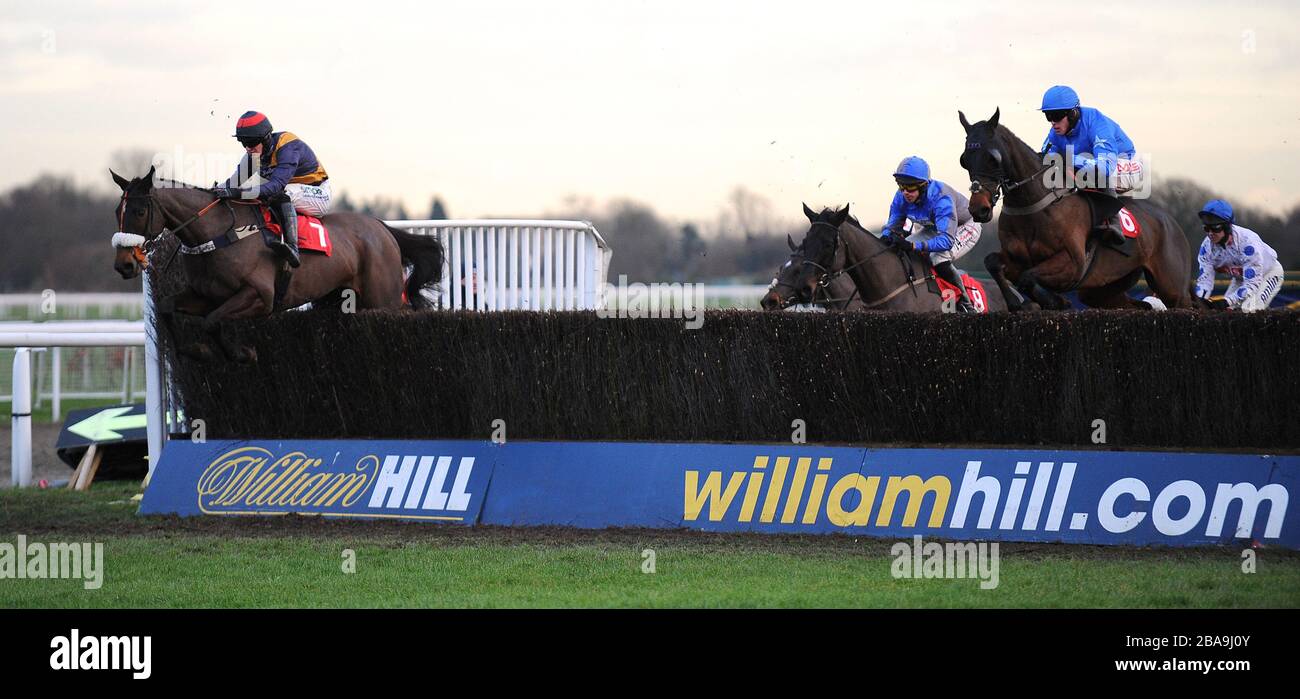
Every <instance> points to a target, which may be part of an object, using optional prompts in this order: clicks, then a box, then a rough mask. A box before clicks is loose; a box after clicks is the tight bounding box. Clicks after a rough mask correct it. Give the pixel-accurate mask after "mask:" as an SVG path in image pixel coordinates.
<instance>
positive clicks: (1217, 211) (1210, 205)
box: [1197, 199, 1232, 223]
mask: <svg viewBox="0 0 1300 699" xmlns="http://www.w3.org/2000/svg"><path fill="white" fill-rule="evenodd" d="M1197 215H1198V216H1200V217H1201V220H1205V219H1206V218H1207V217H1213V218H1215V219H1218V220H1220V221H1224V222H1227V223H1232V205H1231V204H1229V203H1228V202H1226V201H1224V200H1222V199H1211V200H1210V201H1208V202H1206V204H1205V206H1203V207H1201V212H1200V213H1199V214H1197Z"/></svg>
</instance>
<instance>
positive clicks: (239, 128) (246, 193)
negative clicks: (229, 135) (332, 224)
mask: <svg viewBox="0 0 1300 699" xmlns="http://www.w3.org/2000/svg"><path fill="white" fill-rule="evenodd" d="M235 138H237V139H239V144H240V145H242V146H243V147H244V150H245V151H246V152H247V153H248V157H247V158H245V159H243V160H242V161H240V164H239V168H238V169H236V170H235V174H233V175H231V176H230V179H228V180H226V183H225V184H224V185H222V186H221V187H218V188H216V189H215V190H214V192H215V193H216V195H217V197H218V198H239V199H254V198H256V199H261V200H262V201H263V202H264V203H266V204H267V205H268V206H270V205H272V204H275V205H276V206H275V207H274V210H276V211H277V213H279V215H280V216H279V218H280V225H281V227H282V229H283V232H284V236H283V238H282V239H276V238H273V237H268V238H267V243H268V244H269V245H270V246H271V247H272V248H274V249H275V250H276V251H277V252H279V253H280V254H281V255H282V256H284V257H285V258H286V259H287V260H288V262H289V265H290V266H292V267H297V266H298V265H299V258H298V217H297V216H296V215H294V212H295V211H299V212H302V213H304V214H308V215H310V216H318V217H319V216H324V215H325V214H327V213H329V209H330V196H331V194H330V183H329V175H328V174H326V173H325V168H324V166H322V165H321V164H320V161H319V160H317V159H316V154H315V153H314V152H312V149H311V147H309V146H308V145H307V144H306V143H305V142H303V141H302V140H301V139H299V138H298V137H297V136H295V135H293V134H292V133H289V132H288V131H278V132H274V131H272V130H271V120H270V119H267V118H266V115H265V114H262V113H261V112H251V111H250V112H244V114H243V116H241V117H239V121H238V122H236V124H235ZM254 158H258V160H257V162H256V167H255V163H254ZM254 172H257V173H258V174H259V176H260V178H261V183H260V184H258V185H256V186H254V187H252V188H250V189H239V187H241V186H243V184H244V182H245V181H246V180H248V179H249V178H250V177H252V175H253V173H254Z"/></svg>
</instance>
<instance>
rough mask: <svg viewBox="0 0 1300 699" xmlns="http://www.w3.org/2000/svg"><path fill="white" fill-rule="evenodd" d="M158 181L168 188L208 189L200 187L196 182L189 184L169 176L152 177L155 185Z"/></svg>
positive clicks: (207, 189) (204, 190) (205, 190)
mask: <svg viewBox="0 0 1300 699" xmlns="http://www.w3.org/2000/svg"><path fill="white" fill-rule="evenodd" d="M160 182H161V183H166V184H167V187H168V188H169V189H197V190H200V191H203V192H207V191H209V188H208V187H200V186H198V185H196V184H190V183H189V182H181V181H180V180H173V179H171V178H170V177H157V176H155V177H154V183H155V186H156V185H157V184H158V183H160Z"/></svg>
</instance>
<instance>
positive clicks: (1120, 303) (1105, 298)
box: [1079, 268, 1151, 310]
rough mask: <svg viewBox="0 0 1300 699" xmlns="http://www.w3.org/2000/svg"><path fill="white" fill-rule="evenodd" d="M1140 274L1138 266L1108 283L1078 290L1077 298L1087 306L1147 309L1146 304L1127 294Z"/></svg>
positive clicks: (1140, 270)
mask: <svg viewBox="0 0 1300 699" xmlns="http://www.w3.org/2000/svg"><path fill="white" fill-rule="evenodd" d="M1141 274H1142V269H1141V268H1138V269H1135V270H1133V271H1132V272H1130V273H1128V274H1126V275H1124V277H1122V278H1120V279H1117V280H1115V281H1113V282H1111V283H1109V284H1106V285H1103V286H1097V287H1092V288H1089V289H1080V290H1079V300H1080V301H1082V302H1083V303H1084V304H1086V305H1087V306H1088V307H1089V308H1122V309H1139V310H1149V309H1150V308H1151V307H1150V306H1148V305H1147V304H1145V303H1143V302H1141V301H1139V300H1137V299H1135V298H1133V297H1132V296H1129V295H1128V293H1127V292H1128V290H1129V289H1132V288H1133V284H1135V283H1136V282H1137V278H1138V276H1139V275H1141Z"/></svg>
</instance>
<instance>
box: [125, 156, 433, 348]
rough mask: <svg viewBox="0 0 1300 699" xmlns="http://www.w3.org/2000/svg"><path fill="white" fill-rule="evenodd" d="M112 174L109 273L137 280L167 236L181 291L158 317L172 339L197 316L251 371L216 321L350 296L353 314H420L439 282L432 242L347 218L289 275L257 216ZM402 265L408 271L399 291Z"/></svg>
mask: <svg viewBox="0 0 1300 699" xmlns="http://www.w3.org/2000/svg"><path fill="white" fill-rule="evenodd" d="M109 172H110V173H111V174H112V175H113V180H114V181H115V182H117V184H118V186H119V187H121V188H122V199H121V201H120V202H119V203H118V206H117V210H116V211H115V215H116V216H117V222H118V235H115V236H114V246H115V247H116V248H117V254H116V257H115V259H114V262H113V268H114V269H115V270H117V272H118V274H120V275H122V278H123V279H131V278H133V277H136V276H138V275H139V274H140V271H141V269H142V267H143V266H144V265H145V264H147V260H148V258H147V256H146V255H145V252H144V249H145V248H146V247H148V246H150V245H151V244H152V243H153V242H154V241H156V240H157V238H158V236H159V235H161V234H162V232H163V231H164V230H170V231H171V232H172V233H173V234H174V235H175V236H176V237H177V239H178V240H179V242H180V243H181V248H180V252H181V253H183V254H182V255H181V257H182V259H183V260H184V269H185V276H186V288H185V290H184V291H182V292H180V293H179V294H176V295H174V296H170V297H167V298H165V299H163V300H162V301H160V302H159V304H158V308H157V310H158V313H159V315H160V317H161V318H162V319H163V321H164V322H166V323H167V324H168V327H169V328H171V329H173V330H174V325H173V323H174V317H173V314H174V313H185V314H188V315H195V316H202V317H203V328H204V330H205V331H206V332H207V333H208V334H209V335H210V336H211V337H212V338H213V339H214V340H216V341H217V344H218V346H219V347H220V348H221V349H222V350H223V351H224V353H225V355H226V357H227V358H229V359H233V360H236V361H243V362H250V361H256V359H257V355H256V352H255V351H254V350H253V348H252V347H247V346H239V345H236V344H235V343H233V342H232V341H231V340H230V339H229V338H227V337H226V336H225V335H224V334H223V333H222V332H221V323H222V321H225V320H235V319H239V318H253V317H257V316H264V315H267V314H269V313H271V312H272V311H278V310H281V309H284V308H293V307H295V306H300V305H302V304H305V303H308V302H312V301H320V300H325V301H327V302H333V303H337V302H338V301H340V300H342V299H343V298H344V297H343V296H342V294H343V291H344V290H346V289H350V290H352V291H353V292H354V293H355V307H356V308H357V309H358V310H360V309H367V308H379V309H395V308H400V307H402V306H403V305H404V303H405V302H406V300H409V301H410V303H411V304H412V306H413V307H417V308H418V307H422V306H423V305H425V301H424V298H423V296H421V293H420V292H421V291H422V290H423V289H424V288H425V287H428V286H430V285H432V284H434V283H436V282H437V281H438V280H439V279H440V278H441V275H442V261H443V250H442V244H441V243H440V242H439V241H438V239H437V238H434V237H431V236H421V235H416V234H413V233H408V232H406V231H400V230H396V229H394V228H390V227H388V226H386V225H384V223H383V222H382V221H379V220H377V219H374V218H371V217H369V216H364V215H362V214H356V213H350V212H341V213H337V214H330V215H327V216H324V217H322V218H321V222H322V224H323V225H324V226H325V228H326V229H327V230H328V232H329V237H330V242H331V244H332V250H331V254H330V255H329V256H326V255H324V254H318V253H304V254H303V256H302V266H301V267H299V268H298V269H297V270H294V271H293V273H292V274H291V275H290V274H287V266H286V265H285V264H284V263H283V262H282V261H281V260H280V258H279V257H277V256H276V254H275V253H274V252H273V251H272V250H271V249H270V248H268V247H267V246H266V245H264V244H263V242H262V241H263V239H262V236H261V235H260V234H259V232H260V227H261V226H262V225H264V224H263V221H262V218H261V213H260V209H259V207H257V206H252V205H249V204H247V203H240V202H238V201H236V202H231V201H228V200H218V199H217V198H216V196H215V195H214V194H212V193H211V192H209V191H207V190H205V189H200V188H198V187H191V186H189V185H184V184H181V183H175V182H168V181H165V180H160V183H162V184H164V185H166V186H158V187H155V186H154V170H153V168H150V169H149V173H148V174H146V175H145V176H143V177H137V178H135V179H133V180H130V181H128V180H126V179H125V178H123V177H121V176H119V175H118V174H117V173H115V172H112V171H111V170H110V171H109ZM246 237H247V238H252V240H245V239H244V238H246ZM404 264H409V265H411V266H412V272H411V275H410V278H409V279H407V280H406V283H405V287H404V286H403V281H402V274H403V270H404V267H403V265H404ZM277 279H279V281H280V283H281V289H280V290H279V291H280V293H278V294H277V289H276V285H277ZM286 281H287V284H285V282H286ZM404 294H405V299H403V295H404ZM180 351H181V352H182V353H183V354H185V355H187V356H190V357H193V358H196V359H207V358H210V357H211V356H212V350H211V349H210V348H209V347H208V345H207V344H206V343H202V342H198V343H194V344H192V345H187V346H185V347H182V348H180Z"/></svg>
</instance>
